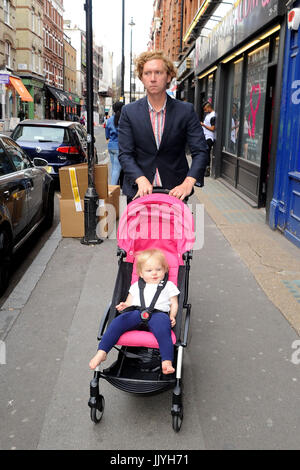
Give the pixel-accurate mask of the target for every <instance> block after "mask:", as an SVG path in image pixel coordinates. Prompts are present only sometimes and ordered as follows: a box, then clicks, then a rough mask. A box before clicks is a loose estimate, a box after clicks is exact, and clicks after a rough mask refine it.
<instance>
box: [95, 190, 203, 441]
mask: <svg viewBox="0 0 300 470" xmlns="http://www.w3.org/2000/svg"><path fill="white" fill-rule="evenodd" d="M194 241H195V235H194V222H193V217H192V214H191V212H190V210H189V208H188V207H187V205H186V204H184V203H183V202H182V201H180V200H178V199H176V198H174V197H172V196H169V195H168V194H167V191H164V190H158V191H155V192H154V193H153V194H151V195H149V196H146V197H142V198H139V199H136V200H135V201H133V202H131V203H130V204H128V206H127V209H126V210H125V211H124V213H123V215H122V217H121V219H120V223H119V229H118V253H117V254H118V257H119V270H118V275H117V279H116V284H115V288H114V293H113V298H112V302H111V305H110V306H109V308H108V310H107V312H106V314H105V315H104V317H103V318H102V320H101V324H100V328H99V333H98V340H100V339H101V337H102V335H103V333H104V331H105V329H106V327H107V326H108V325H109V324H110V322H111V321H112V320H113V319H114V318H115V316H116V315H119V314H120V313H119V312H118V311H117V310H116V309H115V305H117V304H118V303H119V302H120V301H122V300H124V299H125V298H126V297H127V293H128V290H129V287H130V285H131V284H132V283H133V282H135V281H136V280H137V279H138V276H137V273H136V269H135V253H137V252H139V251H142V250H146V249H148V248H159V249H160V250H162V251H163V252H164V254H165V256H166V258H167V260H168V263H169V267H170V269H169V280H170V281H173V282H174V284H176V285H177V287H178V289H179V290H180V295H179V298H178V303H179V308H178V313H177V317H176V325H175V327H174V331H172V339H173V344H174V348H175V349H174V362H173V365H174V368H175V373H174V374H171V375H164V374H162V371H161V359H160V354H159V349H158V344H157V341H156V339H155V337H154V336H153V334H152V333H150V332H149V331H145V329H138V330H134V331H127V332H126V333H124V334H123V335H122V336H121V337H120V338H119V341H118V343H117V345H115V348H116V349H117V350H118V351H119V353H118V359H117V361H116V362H114V363H113V364H112V365H111V366H110V367H108V368H107V369H104V370H103V371H100V367H98V368H97V369H96V370H95V372H94V378H93V380H92V381H91V383H90V400H89V406H90V409H91V419H92V421H93V422H95V423H98V422H99V421H100V420H101V418H102V415H103V412H104V405H105V401H104V397H103V396H102V395H101V394H100V393H99V380H100V378H103V379H105V380H107V381H108V382H109V383H111V384H112V385H113V386H115V387H117V388H119V389H120V390H123V391H126V392H130V393H135V394H153V393H159V392H162V391H164V390H167V389H170V388H173V399H172V408H171V415H172V425H173V429H174V431H176V432H178V431H179V430H180V428H181V424H182V419H183V404H182V384H181V376H182V361H183V350H184V348H185V347H186V346H187V338H188V330H189V322H190V313H191V305H190V304H189V303H188V286H189V270H190V260H191V258H192V252H191V249H192V247H193V244H194ZM141 328H142V327H141Z"/></svg>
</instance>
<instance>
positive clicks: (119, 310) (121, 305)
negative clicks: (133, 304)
mask: <svg viewBox="0 0 300 470" xmlns="http://www.w3.org/2000/svg"><path fill="white" fill-rule="evenodd" d="M126 307H128V305H127V303H126V302H120V303H119V304H118V305H116V309H117V310H118V312H121V311H122V310H124V309H125V308H126Z"/></svg>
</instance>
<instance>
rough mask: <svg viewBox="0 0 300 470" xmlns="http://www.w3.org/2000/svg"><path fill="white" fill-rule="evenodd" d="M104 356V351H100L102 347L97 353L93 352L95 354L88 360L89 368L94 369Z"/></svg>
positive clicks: (103, 359)
mask: <svg viewBox="0 0 300 470" xmlns="http://www.w3.org/2000/svg"><path fill="white" fill-rule="evenodd" d="M106 356H107V354H106V352H105V351H102V349H99V351H98V352H97V354H95V356H94V357H93V358H92V359H91V360H90V363H89V366H90V369H92V370H94V369H96V367H97V366H99V364H101V362H103V361H105V359H106Z"/></svg>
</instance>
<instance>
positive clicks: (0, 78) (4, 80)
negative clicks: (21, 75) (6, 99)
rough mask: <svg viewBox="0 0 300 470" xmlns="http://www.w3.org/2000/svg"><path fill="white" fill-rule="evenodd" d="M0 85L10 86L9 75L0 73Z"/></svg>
mask: <svg viewBox="0 0 300 470" xmlns="http://www.w3.org/2000/svg"><path fill="white" fill-rule="evenodd" d="M0 84H1V85H8V84H9V75H8V74H6V73H5V74H4V73H0Z"/></svg>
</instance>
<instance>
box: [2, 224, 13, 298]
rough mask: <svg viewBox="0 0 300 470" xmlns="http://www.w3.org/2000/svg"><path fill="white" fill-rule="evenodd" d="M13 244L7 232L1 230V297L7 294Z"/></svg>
mask: <svg viewBox="0 0 300 470" xmlns="http://www.w3.org/2000/svg"><path fill="white" fill-rule="evenodd" d="M10 261H11V243H10V236H9V234H8V233H7V231H6V230H3V229H2V230H1V229H0V296H1V295H2V294H3V293H4V292H5V290H6V288H7V286H8V281H9V274H10V269H9V268H10Z"/></svg>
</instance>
